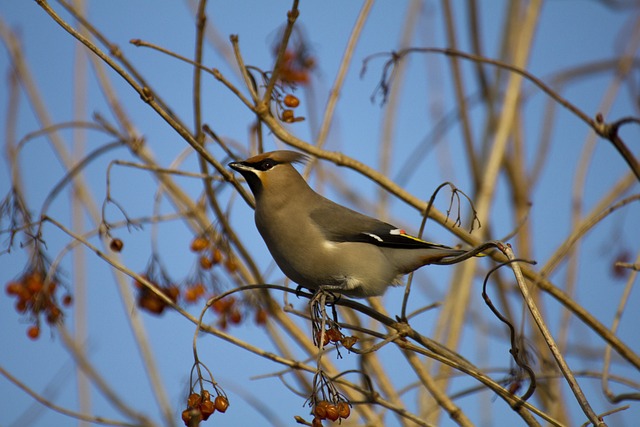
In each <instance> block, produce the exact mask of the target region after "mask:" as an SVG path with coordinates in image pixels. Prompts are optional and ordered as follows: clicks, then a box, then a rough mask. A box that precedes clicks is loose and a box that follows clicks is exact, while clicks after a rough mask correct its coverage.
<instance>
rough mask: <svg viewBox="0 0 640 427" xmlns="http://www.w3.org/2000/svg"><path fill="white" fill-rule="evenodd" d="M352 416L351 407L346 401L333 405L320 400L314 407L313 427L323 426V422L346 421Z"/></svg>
mask: <svg viewBox="0 0 640 427" xmlns="http://www.w3.org/2000/svg"><path fill="white" fill-rule="evenodd" d="M349 415H351V407H350V406H349V404H348V403H347V402H345V401H344V400H340V401H338V402H336V403H331V402H329V401H327V400H320V401H319V402H317V403H316V405H315V406H314V407H313V421H312V422H311V425H312V426H313V427H319V426H321V425H322V420H329V421H337V420H338V419H341V420H342V419H346V418H349Z"/></svg>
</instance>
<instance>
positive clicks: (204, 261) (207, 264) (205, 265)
mask: <svg viewBox="0 0 640 427" xmlns="http://www.w3.org/2000/svg"><path fill="white" fill-rule="evenodd" d="M199 261H200V267H202V269H203V270H210V269H211V267H213V261H211V259H209V257H208V256H206V255H202V256H201V257H200V260H199Z"/></svg>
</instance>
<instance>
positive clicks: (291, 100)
mask: <svg viewBox="0 0 640 427" xmlns="http://www.w3.org/2000/svg"><path fill="white" fill-rule="evenodd" d="M284 105H286V106H287V107H289V108H296V107H297V106H298V105H300V100H299V99H298V98H297V97H296V96H294V95H291V94H288V95H286V96H285V97H284Z"/></svg>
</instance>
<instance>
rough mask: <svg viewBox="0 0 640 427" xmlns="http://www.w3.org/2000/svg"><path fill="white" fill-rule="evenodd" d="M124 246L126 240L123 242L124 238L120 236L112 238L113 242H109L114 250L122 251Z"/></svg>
mask: <svg viewBox="0 0 640 427" xmlns="http://www.w3.org/2000/svg"><path fill="white" fill-rule="evenodd" d="M123 247H124V242H122V240H121V239H118V238H116V239H112V240H111V242H110V243H109V248H110V249H111V250H112V251H113V252H120V251H121V250H122V248H123Z"/></svg>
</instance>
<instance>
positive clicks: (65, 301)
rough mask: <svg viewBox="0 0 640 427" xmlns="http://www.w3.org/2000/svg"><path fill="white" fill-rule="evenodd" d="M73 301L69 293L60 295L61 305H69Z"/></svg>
mask: <svg viewBox="0 0 640 427" xmlns="http://www.w3.org/2000/svg"><path fill="white" fill-rule="evenodd" d="M72 303H73V297H72V296H71V295H69V294H67V295H65V296H64V297H62V305H64V306H65V307H69V306H70V305H71V304H72Z"/></svg>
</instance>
